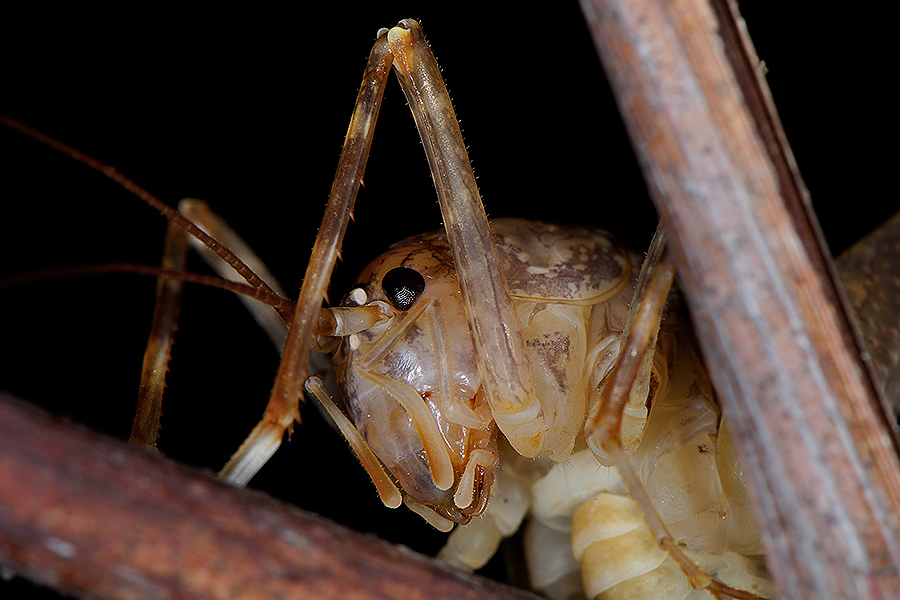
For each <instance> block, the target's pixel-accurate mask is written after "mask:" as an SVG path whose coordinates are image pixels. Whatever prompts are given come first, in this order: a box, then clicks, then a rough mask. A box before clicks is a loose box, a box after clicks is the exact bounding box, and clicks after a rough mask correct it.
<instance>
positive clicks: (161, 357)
mask: <svg viewBox="0 0 900 600" xmlns="http://www.w3.org/2000/svg"><path fill="white" fill-rule="evenodd" d="M188 248H189V246H188V241H187V234H186V233H185V232H184V231H183V230H182V229H181V228H179V227H178V226H177V225H175V224H174V223H169V226H168V227H167V228H166V241H165V245H164V249H163V259H162V266H163V268H164V269H172V270H174V271H183V270H184V267H185V262H186V261H187V253H188ZM183 288H184V282H182V281H179V280H177V279H169V278H166V277H160V278H159V279H158V280H157V282H156V305H155V307H154V310H153V321H152V324H151V326H150V337H149V339H148V340H147V349H146V350H145V351H144V362H143V365H142V367H141V383H140V386H139V388H138V404H137V410H136V411H135V414H134V422H133V423H132V425H131V436H130V437H129V438H128V443H129V444H133V445H135V446H140V447H143V448H152V449H154V450H155V449H156V439H157V438H158V437H159V419H160V415H161V414H162V396H163V391H164V389H165V379H166V372H167V371H168V365H169V359H170V358H171V352H172V344H173V342H174V335H175V330H176V328H177V324H178V311H179V307H180V305H181V292H182V289H183Z"/></svg>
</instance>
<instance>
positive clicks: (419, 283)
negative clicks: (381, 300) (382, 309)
mask: <svg viewBox="0 0 900 600" xmlns="http://www.w3.org/2000/svg"><path fill="white" fill-rule="evenodd" d="M381 289H382V290H384V295H385V296H387V297H388V300H390V301H391V304H393V305H394V308H396V309H397V310H409V307H410V306H412V305H413V302H415V301H416V300H417V299H418V298H419V296H421V295H422V292H424V291H425V278H424V277H422V275H420V274H419V272H418V271H415V270H413V269H407V268H406V267H396V268H394V269H391V270H390V271H388V272H387V273H386V274H385V276H384V278H383V279H382V280H381Z"/></svg>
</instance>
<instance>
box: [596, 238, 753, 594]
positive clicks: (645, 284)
mask: <svg viewBox="0 0 900 600" xmlns="http://www.w3.org/2000/svg"><path fill="white" fill-rule="evenodd" d="M674 279H675V265H674V262H673V260H672V258H671V257H670V255H669V252H668V250H667V245H666V236H665V232H664V231H663V229H662V227H659V228H658V229H657V231H656V235H655V236H654V238H653V242H652V243H651V245H650V250H649V252H648V254H647V258H646V259H645V261H644V266H643V267H642V269H641V274H640V276H639V278H638V285H637V289H636V290H635V296H634V301H633V303H632V306H631V310H630V311H629V316H628V322H627V324H626V328H625V335H624V338H623V341H622V347H621V349H620V351H619V359H618V361H617V362H616V365H615V366H614V367H613V370H612V372H611V373H610V376H609V381H608V383H607V385H606V387H605V388H604V390H603V394H602V396H601V399H600V408H599V411H598V412H597V414H596V415H595V416H594V417H593V419H592V420H591V421H590V422H589V423H588V424H587V425H586V427H585V437H586V438H587V439H588V443H589V445H591V447H592V449H594V450H595V453H598V454H605V455H606V456H608V457H609V459H610V460H611V461H612V463H613V465H614V466H615V467H616V469H617V470H618V471H619V474H620V476H621V477H622V480H623V482H624V483H625V485H626V487H627V488H628V491H629V493H630V494H631V496H632V498H633V499H634V500H635V502H636V503H637V505H638V506H639V507H640V510H641V512H642V513H643V515H644V518H645V519H646V521H647V525H648V526H649V527H650V531H651V533H652V534H653V536H654V537H655V538H656V541H657V542H658V543H659V544H660V546H662V547H663V548H664V549H665V550H666V551H668V553H669V554H670V555H671V556H672V558H673V559H674V560H675V562H676V563H678V565H679V567H681V570H682V571H683V572H684V574H685V575H686V576H687V578H688V580H689V581H690V583H691V585H692V586H693V587H694V588H695V589H705V590H706V591H708V592H709V593H710V594H712V595H713V596H714V597H716V598H720V597H722V596H727V597H730V598H737V599H739V600H760V598H759V596H757V595H755V594H752V593H749V592H746V591H744V590H738V589H735V588H732V587H729V586H727V585H725V584H723V583H721V582H719V581H716V580H714V579H712V578H711V577H710V576H709V574H707V573H706V572H705V571H704V570H703V569H701V568H700V567H699V566H698V565H697V564H696V563H695V562H694V561H692V560H691V559H690V558H689V557H688V556H687V555H686V554H685V553H684V552H683V551H682V549H681V548H680V547H679V545H678V544H677V542H676V541H675V539H674V538H673V537H672V534H671V533H670V532H669V530H668V527H666V524H665V523H664V522H663V520H662V518H661V517H660V515H659V512H658V511H657V510H656V508H655V507H654V505H653V501H652V500H651V499H650V496H649V494H648V493H647V491H646V490H645V489H644V485H643V483H642V482H641V480H640V478H639V477H638V474H637V471H636V470H635V468H634V466H633V465H632V463H631V460H630V458H629V456H628V454H627V453H626V452H625V450H624V448H623V447H622V442H621V437H620V428H621V424H622V414H623V411H624V408H625V404H626V402H627V401H628V398H629V397H630V395H631V389H632V387H633V386H634V385H635V384H636V383H637V379H638V372H639V371H640V370H641V366H642V364H643V360H644V358H645V357H646V356H647V355H648V353H652V352H653V351H654V347H655V345H656V338H657V333H658V331H659V324H660V321H661V319H662V313H663V309H664V307H665V303H666V298H667V297H668V295H669V290H670V289H671V287H672V284H673V282H674ZM597 445H599V448H597V447H596V446H597Z"/></svg>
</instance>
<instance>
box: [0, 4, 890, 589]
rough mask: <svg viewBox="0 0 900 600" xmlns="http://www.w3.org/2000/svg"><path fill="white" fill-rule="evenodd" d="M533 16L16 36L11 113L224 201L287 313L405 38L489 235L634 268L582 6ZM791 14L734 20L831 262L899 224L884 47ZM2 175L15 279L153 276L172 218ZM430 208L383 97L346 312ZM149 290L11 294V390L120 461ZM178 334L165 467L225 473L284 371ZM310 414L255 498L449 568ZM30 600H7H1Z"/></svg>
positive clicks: (12, 143) (5, 86) (66, 23)
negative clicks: (79, 426) (105, 441)
mask: <svg viewBox="0 0 900 600" xmlns="http://www.w3.org/2000/svg"><path fill="white" fill-rule="evenodd" d="M525 4H526V3H515V4H513V3H504V5H502V7H501V6H496V7H494V8H484V7H479V8H472V7H470V6H468V5H466V4H465V3H453V4H452V8H439V7H437V5H436V4H435V5H434V7H432V8H427V9H426V8H419V7H414V8H409V7H408V6H407V7H403V6H389V7H387V8H385V7H384V6H381V7H379V8H372V7H368V8H363V7H360V8H357V7H353V6H352V5H345V4H341V5H336V6H337V8H336V9H335V10H334V11H332V12H329V11H327V10H323V9H321V8H315V9H305V8H296V9H295V11H294V12H292V13H282V12H281V11H279V10H276V9H271V10H266V9H256V8H254V9H248V8H243V9H240V10H237V9H233V10H231V11H228V12H223V9H221V8H220V7H217V8H216V9H215V10H212V9H210V10H203V9H199V8H198V9H191V8H188V9H185V8H183V7H182V8H179V9H178V10H164V9H161V8H147V9H143V10H142V9H139V8H128V9H120V10H118V11H116V12H113V13H107V12H81V11H82V10H83V9H79V11H77V12H76V11H73V12H71V13H52V14H49V13H48V14H41V15H21V16H19V15H6V18H5V19H3V21H2V23H0V29H2V32H3V36H2V38H3V40H4V42H3V48H4V51H3V52H4V53H3V72H4V75H3V78H4V79H3V82H2V84H0V85H2V90H3V92H2V94H0V111H2V112H3V113H6V114H9V115H11V116H14V117H16V118H18V119H20V120H22V121H24V122H27V123H28V124H30V125H32V126H33V127H36V128H38V129H41V130H43V131H45V132H46V133H48V134H50V135H52V136H54V137H57V138H59V139H61V140H63V141H65V142H67V143H69V144H71V145H73V146H75V147H77V148H79V149H80V150H82V151H83V152H85V153H88V154H90V155H93V156H95V157H97V158H98V159H100V160H102V161H105V162H108V163H111V164H114V165H116V166H117V167H118V168H119V170H120V171H121V172H123V173H125V174H126V175H128V176H129V177H131V178H132V179H134V180H135V181H136V182H138V183H139V184H140V185H142V186H144V187H146V188H147V189H148V190H150V191H151V192H152V193H154V194H156V195H157V196H158V197H160V198H161V199H162V200H164V201H165V202H167V203H169V204H171V205H174V204H175V203H177V201H178V200H179V199H180V198H182V197H186V196H193V197H198V198H203V199H205V200H207V201H208V202H209V203H210V204H211V205H212V206H213V208H214V209H215V210H217V211H218V212H219V213H220V214H221V215H223V216H224V217H225V218H226V219H227V220H228V221H229V222H230V223H231V224H232V225H233V226H234V227H235V228H236V229H237V230H238V231H239V232H240V233H241V234H242V235H244V236H245V238H246V239H247V241H248V242H249V243H250V244H251V245H252V246H253V247H254V248H255V249H256V250H257V252H258V253H259V254H260V256H261V257H262V258H263V259H264V260H265V261H266V262H267V263H268V264H269V265H270V267H271V269H272V270H273V272H274V273H275V274H276V275H277V276H278V277H279V278H280V280H281V282H282V284H283V285H284V286H285V288H286V289H287V290H288V291H289V293H290V294H291V295H295V294H296V293H297V291H298V290H299V287H300V285H301V282H302V275H303V271H304V269H305V264H306V257H307V255H308V251H309V249H310V248H311V246H312V243H313V240H314V237H315V232H316V229H317V226H318V222H319V220H320V219H321V215H322V210H323V206H324V202H325V199H326V198H327V195H328V191H329V189H330V186H331V181H332V177H333V173H334V169H335V166H336V164H337V159H338V156H339V153H340V148H341V145H342V143H343V137H344V133H345V131H346V128H347V123H348V121H349V117H350V113H351V111H352V108H353V101H354V99H355V96H356V92H357V88H358V86H359V82H360V78H361V74H362V69H363V66H364V64H365V59H366V56H367V54H368V51H369V49H370V47H371V44H372V42H373V40H374V37H375V33H376V31H377V30H378V29H379V28H380V27H390V26H392V25H393V24H395V23H396V21H398V20H399V19H400V18H406V17H414V18H418V19H420V20H421V22H422V24H423V27H424V30H425V34H426V36H427V37H428V40H429V42H430V43H431V45H432V47H433V49H434V51H435V54H436V55H437V57H438V60H439V62H440V64H441V66H442V68H443V72H444V76H445V78H446V80H447V84H448V87H449V89H450V93H451V95H452V97H453V99H454V104H455V106H456V110H457V114H458V116H459V117H460V119H461V122H462V127H463V133H464V135H465V137H466V142H467V144H468V146H469V148H470V157H471V158H472V161H473V164H474V167H475V172H476V175H478V177H479V184H480V187H481V191H482V196H483V198H484V201H485V204H486V206H487V209H488V213H489V215H491V216H525V217H534V218H543V219H550V220H558V221H564V222H565V221H569V222H573V221H574V222H584V221H590V222H596V223H600V224H602V225H604V226H605V227H607V228H609V229H611V230H613V231H616V232H618V233H620V234H621V235H622V236H623V237H625V238H628V239H630V240H631V241H632V243H633V244H634V245H635V246H636V247H638V248H640V247H642V246H644V245H645V244H646V243H647V241H648V240H649V236H650V234H651V233H652V230H653V227H654V225H655V217H654V215H653V211H652V207H651V206H650V204H649V201H648V199H647V195H646V191H645V188H644V185H643V182H642V180H641V177H640V173H639V171H638V169H637V166H636V164H635V162H634V157H633V154H632V151H631V149H630V147H629V145H628V141H627V138H626V136H625V134H624V131H623V129H622V126H621V123H620V121H619V118H618V115H617V113H616V109H615V105H614V103H613V101H612V99H611V97H610V95H609V91H608V89H607V87H606V83H605V80H604V76H603V73H602V70H601V68H600V65H599V62H598V61H597V58H596V56H595V54H594V51H593V47H592V44H591V41H590V39H589V37H588V33H587V30H586V28H585V26H584V24H583V22H582V19H581V16H580V14H579V12H578V9H577V6H576V5H575V4H574V3H566V4H562V3H557V4H556V5H554V6H553V8H552V9H551V8H539V7H538V3H533V5H534V6H533V7H532V6H531V5H528V6H524V5H525ZM782 4H783V3H779V2H773V1H771V0H767V1H765V2H754V3H749V2H747V3H744V6H742V11H743V12H744V15H745V17H746V18H747V21H748V26H749V29H750V33H751V35H752V36H753V38H754V42H755V44H756V47H757V51H758V52H759V55H760V57H761V58H762V59H764V60H765V61H766V63H767V65H768V67H769V69H770V73H769V75H768V81H769V84H770V86H771V88H772V91H773V94H774V98H775V101H776V104H777V105H778V107H779V111H780V115H781V118H782V121H783V123H784V128H785V130H786V132H787V136H788V138H789V140H790V142H791V144H792V146H793V149H794V152H795V154H796V157H797V161H798V163H799V165H800V169H801V172H802V174H803V176H804V178H805V181H806V183H807V185H808V187H809V188H810V190H811V193H812V198H813V203H814V206H815V208H816V210H817V212H818V214H819V217H820V220H821V224H822V227H823V230H824V231H825V233H826V235H827V236H828V238H829V241H830V243H831V244H832V248H833V249H834V250H835V251H840V250H841V249H843V248H844V247H846V246H847V245H848V244H850V243H852V241H854V240H855V239H856V238H858V237H859V236H860V235H862V234H863V233H865V232H866V231H867V230H868V229H870V228H871V227H872V226H874V225H875V224H877V223H878V222H880V221H882V220H884V218H886V216H888V215H889V214H891V213H892V212H893V211H894V210H895V209H896V207H897V201H896V192H895V191H891V192H890V193H887V192H886V191H885V189H883V188H884V187H886V184H885V181H886V180H887V175H886V171H887V169H888V164H889V162H888V160H889V158H890V154H889V152H887V151H885V148H884V147H882V146H881V145H880V144H879V143H878V142H879V140H880V139H882V138H883V137H885V134H886V133H888V132H887V130H888V129H890V128H891V126H892V125H893V124H892V123H890V122H888V120H887V119H888V116H887V115H888V113H887V111H886V106H887V94H886V92H885V91H884V88H885V87H886V85H885V84H886V78H885V76H884V75H885V72H886V70H885V71H883V72H879V71H878V65H879V57H880V56H881V52H880V43H879V40H880V39H881V38H879V35H878V31H877V28H876V27H875V26H874V25H873V24H872V23H871V22H870V19H874V18H876V17H872V16H871V15H853V14H848V13H846V12H841V13H840V14H837V13H835V14H825V13H821V12H819V11H821V8H820V7H819V5H815V4H813V3H807V5H808V8H807V9H806V10H805V11H804V10H803V8H802V6H798V5H797V4H794V5H793V7H792V8H791V12H790V13H786V12H784V9H782V8H780V6H782ZM888 139H892V137H889V138H888ZM0 160H2V161H3V162H2V163H0V172H2V175H0V206H2V213H0V214H2V216H0V223H2V224H3V227H2V232H0V249H2V257H3V259H2V260H3V263H2V267H0V276H6V275H9V274H12V273H18V272H23V271H29V270H34V269H41V268H47V267H61V266H74V265H84V264H97V263H107V262H117V261H122V262H133V263H143V264H156V263H158V260H159V256H160V252H161V247H162V236H163V231H164V228H165V222H164V219H163V218H161V217H159V216H158V215H156V214H155V213H154V212H153V211H152V210H151V209H149V208H148V207H146V206H144V205H143V204H142V203H141V202H139V201H138V200H137V199H135V198H133V197H131V196H129V195H128V194H127V193H126V192H124V191H123V190H121V189H119V188H118V187H117V186H116V185H114V184H113V183H111V182H109V181H107V180H105V179H104V178H103V177H101V176H100V175H98V174H96V173H94V172H91V171H90V170H88V169H86V168H85V167H83V166H81V165H79V164H76V163H74V162H72V161H71V160H69V159H67V158H65V157H63V156H61V155H58V154H56V153H54V152H52V151H50V150H47V149H46V148H43V147H41V146H39V145H37V144H35V143H33V142H31V141H29V140H27V139H25V138H23V137H21V136H19V135H18V134H15V133H12V132H9V131H6V130H0ZM434 200H435V198H434V192H433V186H432V183H431V178H430V175H429V172H428V166H427V163H426V161H425V158H424V155H423V153H422V151H421V148H420V143H419V141H418V137H417V133H416V130H415V126H414V124H413V121H412V118H411V117H410V116H409V114H408V110H407V109H406V107H405V101H404V99H403V97H402V93H401V92H400V89H399V86H398V85H397V84H396V83H393V82H392V83H391V84H390V85H389V88H388V91H387V93H386V97H385V103H384V108H383V110H382V116H381V118H380V121H379V127H378V129H377V131H376V135H375V141H374V145H373V149H372V158H371V161H370V164H369V167H368V169H367V174H366V177H365V188H364V189H363V190H362V191H361V193H360V195H359V199H358V201H357V210H356V220H355V223H353V224H352V225H351V228H350V230H349V232H348V234H347V244H346V246H345V250H344V259H345V262H344V264H343V265H342V266H341V267H339V270H338V272H337V274H336V279H335V281H334V284H333V289H334V291H333V293H332V299H337V298H339V297H340V296H341V295H342V294H343V293H344V291H345V288H346V285H348V283H349V281H350V280H351V279H352V277H353V276H354V273H355V272H356V271H358V270H359V269H360V268H361V267H362V266H364V265H365V263H367V262H368V261H369V260H370V259H371V258H373V257H374V256H375V255H376V254H378V253H379V252H381V250H383V249H384V247H385V246H387V245H388V244H389V243H391V242H392V241H395V240H397V239H400V238H402V237H405V236H407V235H411V234H413V233H418V232H420V231H423V230H428V229H433V228H436V227H438V226H440V214H439V211H438V209H437V204H436V202H435V201H434ZM193 268H194V270H203V267H202V266H200V265H199V264H197V263H194V267H193ZM154 286H155V283H154V281H153V280H151V279H148V278H140V277H135V276H118V275H107V276H97V277H84V278H78V279H65V280H54V281H49V282H45V283H41V284H34V285H31V286H27V287H20V288H15V289H4V290H0V344H2V348H3V350H2V356H3V357H4V358H3V359H2V361H0V387H2V388H3V389H6V390H9V391H12V392H14V393H16V394H18V395H20V396H21V397H24V398H27V399H30V400H32V401H33V402H35V403H37V404H40V405H42V406H45V407H46V408H48V409H49V410H51V411H53V412H55V413H59V414H61V415H65V416H67V417H69V418H71V419H72V420H74V421H77V422H79V423H84V424H86V425H88V426H90V427H93V428H95V429H98V430H100V431H102V432H105V433H108V434H109V435H112V436H115V437H119V438H125V437H127V434H128V432H129V428H130V422H131V416H132V411H133V409H134V403H135V397H136V390H137V382H138V377H139V372H140V363H141V356H142V353H143V346H144V344H145V342H146V335H147V331H148V328H149V323H150V316H151V313H152V304H153V290H154ZM181 323H182V324H181V331H180V333H179V335H178V337H177V343H176V346H175V350H174V359H173V362H172V364H171V373H170V375H169V378H168V380H167V381H168V386H169V393H168V394H167V396H166V399H165V403H164V413H165V416H164V422H163V431H162V439H161V442H160V448H161V449H162V450H163V451H164V452H165V453H166V454H167V455H169V456H170V457H172V458H174V459H176V460H179V461H182V462H185V463H188V464H193V465H200V466H203V467H205V468H209V469H218V468H220V467H221V465H223V464H224V462H225V461H226V460H227V458H228V457H229V455H230V454H231V452H233V451H234V450H235V449H236V448H237V446H238V445H239V444H240V442H241V441H242V439H243V437H244V436H245V435H246V434H247V433H248V432H249V431H250V429H251V427H252V426H253V425H254V424H255V422H256V421H257V419H258V418H259V416H260V415H261V413H262V410H263V407H264V405H265V403H266V400H267V397H268V392H269V389H270V387H271V383H272V380H273V377H274V373H275V370H276V368H277V361H278V355H277V353H276V351H275V350H274V348H273V347H272V345H271V344H270V343H269V342H268V340H267V339H266V338H265V336H264V335H263V334H262V333H261V332H260V331H259V330H258V329H257V328H256V327H255V325H254V323H253V322H252V320H251V319H250V318H249V317H248V316H247V314H246V313H245V311H244V310H243V308H242V307H241V306H240V304H239V303H238V302H237V301H236V300H234V299H233V298H231V297H229V295H228V294H226V293H224V292H220V291H217V290H207V289H200V288H196V287H195V288H191V289H189V290H188V293H187V294H186V299H185V306H184V309H183V311H182V321H181ZM303 414H304V419H305V423H304V425H303V426H302V427H300V428H298V429H297V430H296V432H295V435H294V437H293V439H292V440H291V442H290V443H288V444H285V446H284V447H283V449H282V450H281V451H279V453H278V454H277V455H276V456H275V457H274V458H273V460H272V461H271V462H270V463H269V464H268V465H267V466H266V467H265V468H264V469H263V471H262V472H261V473H260V474H259V476H257V478H256V479H254V480H253V482H252V484H251V485H252V487H257V488H261V489H264V490H267V491H269V492H270V493H272V494H273V495H275V496H277V497H279V498H281V499H283V500H284V501H285V502H290V503H293V504H296V505H298V506H300V507H302V508H304V509H307V510H311V511H314V512H317V513H320V514H324V515H326V516H328V517H329V518H332V519H334V520H337V521H339V522H342V523H345V524H347V525H348V526H350V527H352V528H354V529H359V530H363V531H370V532H374V533H376V534H377V535H379V536H381V537H385V538H387V539H390V540H394V541H397V542H401V543H405V544H408V545H410V546H412V547H413V548H415V549H417V550H420V551H422V552H426V553H433V552H435V551H436V550H437V549H438V548H439V547H440V546H441V544H442V543H443V536H442V534H439V533H437V532H434V531H433V530H431V529H430V528H429V527H428V526H427V525H426V524H425V523H424V522H423V521H422V520H421V519H420V518H419V517H417V516H415V515H412V514H411V513H409V512H408V511H406V510H405V509H401V510H397V511H391V510H388V509H386V508H384V507H383V506H382V505H381V503H380V502H379V500H378V498H377V495H376V494H375V492H374V490H373V489H372V486H371V484H370V483H369V482H368V479H367V477H366V475H365V473H364V472H363V471H362V469H361V468H360V467H359V466H358V464H357V462H356V460H355V458H353V456H352V455H351V454H350V452H349V451H348V450H347V449H346V447H345V445H344V443H343V441H342V440H341V439H340V438H339V437H338V436H337V435H336V434H334V433H333V432H331V431H330V430H328V429H327V428H326V427H325V426H324V425H323V424H322V422H321V420H320V419H319V417H318V415H317V413H316V411H315V410H314V409H312V407H309V406H308V407H306V408H305V409H304V411H303ZM22 589H24V586H23V584H22V583H21V582H13V583H11V584H0V594H2V593H6V591H8V593H10V594H11V593H13V592H14V591H21V590H22Z"/></svg>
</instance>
